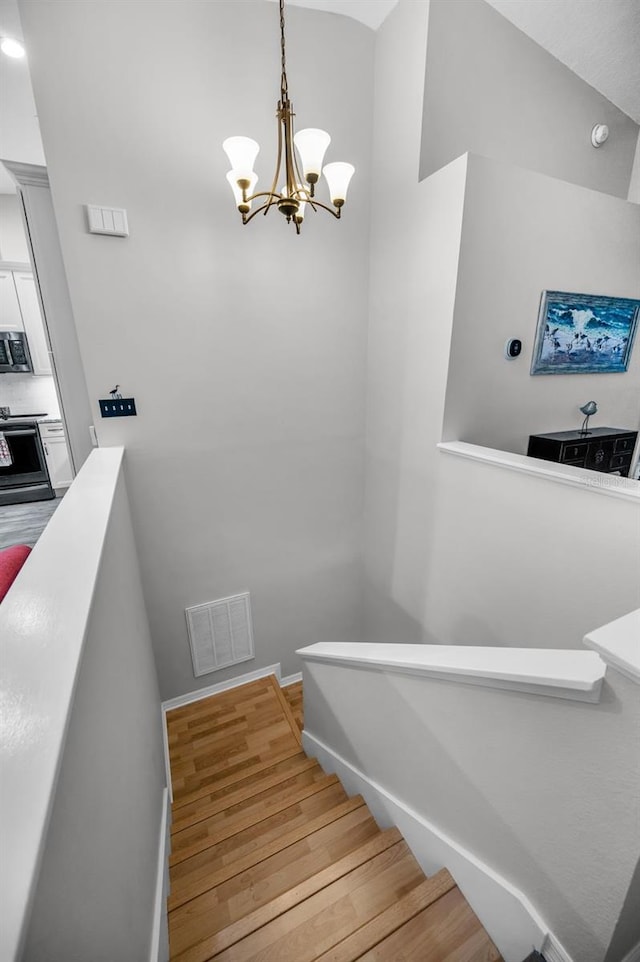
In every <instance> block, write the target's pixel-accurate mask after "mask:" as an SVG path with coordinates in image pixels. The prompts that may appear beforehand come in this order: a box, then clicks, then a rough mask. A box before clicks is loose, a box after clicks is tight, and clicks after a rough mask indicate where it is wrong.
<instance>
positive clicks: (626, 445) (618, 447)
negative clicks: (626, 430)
mask: <svg viewBox="0 0 640 962" xmlns="http://www.w3.org/2000/svg"><path fill="white" fill-rule="evenodd" d="M635 443H636V439H635V438H634V437H633V435H631V436H630V437H628V438H618V440H617V441H616V443H615V446H614V449H613V450H614V452H615V453H616V454H621V453H622V452H623V451H628V452H629V453H631V452H632V451H633V447H634V445H635Z"/></svg>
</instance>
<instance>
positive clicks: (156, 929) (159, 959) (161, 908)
mask: <svg viewBox="0 0 640 962" xmlns="http://www.w3.org/2000/svg"><path fill="white" fill-rule="evenodd" d="M170 816H171V810H170V808H169V792H168V790H167V789H166V788H163V790H162V813H161V816H160V837H159V841H158V867H157V870H156V888H155V898H154V906H153V928H152V930H151V947H150V950H149V962H169V927H168V926H169V924H168V919H167V896H168V895H169V830H170Z"/></svg>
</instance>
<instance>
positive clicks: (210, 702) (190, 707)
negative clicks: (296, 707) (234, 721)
mask: <svg viewBox="0 0 640 962" xmlns="http://www.w3.org/2000/svg"><path fill="white" fill-rule="evenodd" d="M270 685H271V682H270V681H269V678H268V676H267V677H265V678H257V679H256V680H255V681H250V682H247V684H246V685H240V686H239V687H237V688H230V689H228V690H227V691H222V692H218V693H217V694H215V695H208V696H207V697H206V698H200V699H198V700H197V701H191V702H189V703H188V704H186V705H181V706H180V708H172V709H170V710H169V711H168V712H167V724H168V725H169V727H170V728H176V727H177V728H182V727H189V725H191V724H193V722H194V719H198V718H200V717H201V716H202V715H214V716H216V717H218V716H220V715H225V714H227V715H228V714H230V713H233V712H235V711H236V710H237V707H238V706H239V705H242V704H243V703H246V705H248V706H251V704H253V702H254V701H255V699H256V698H259V697H260V694H261V693H262V692H265V691H269V689H270Z"/></svg>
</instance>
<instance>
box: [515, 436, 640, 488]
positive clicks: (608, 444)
mask: <svg viewBox="0 0 640 962" xmlns="http://www.w3.org/2000/svg"><path fill="white" fill-rule="evenodd" d="M637 437H638V432H637V431H629V430H627V429H625V428H592V429H591V430H590V431H589V433H588V434H581V433H580V431H557V432H556V433H555V434H532V435H531V436H530V438H529V448H528V450H527V454H528V456H529V457H531V458H542V459H543V460H544V461H556V462H560V463H562V464H572V465H573V466H574V467H576V468H589V470H590V471H604V472H605V473H606V474H619V475H621V476H622V477H624V478H626V477H628V476H629V469H630V467H631V458H632V456H633V449H634V447H635V444H636V439H637Z"/></svg>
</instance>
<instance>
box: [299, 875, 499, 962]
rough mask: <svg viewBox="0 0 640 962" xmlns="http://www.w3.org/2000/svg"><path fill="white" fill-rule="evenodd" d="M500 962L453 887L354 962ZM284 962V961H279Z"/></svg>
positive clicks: (489, 942) (492, 946)
mask: <svg viewBox="0 0 640 962" xmlns="http://www.w3.org/2000/svg"><path fill="white" fill-rule="evenodd" d="M391 959H402V960H403V962H425V960H426V959H429V960H433V962H502V959H501V956H500V953H499V952H498V950H497V948H496V947H495V945H494V944H493V942H492V941H491V939H490V938H489V936H488V935H487V933H486V932H485V930H484V929H483V927H482V925H481V924H480V922H479V921H478V919H477V917H476V916H475V915H474V913H473V911H472V910H471V908H470V906H469V903H468V902H467V901H466V899H465V898H464V896H463V895H462V893H461V892H460V889H458V888H453V889H452V890H451V891H449V892H447V893H446V894H445V895H443V896H442V897H441V898H439V899H438V900H437V901H436V902H435V903H433V904H432V905H430V906H429V907H428V908H426V909H424V910H423V911H422V912H420V913H419V914H418V915H416V916H414V918H413V919H411V920H410V921H409V922H407V923H406V924H405V925H403V926H402V927H401V928H399V929H397V931H395V932H394V933H393V934H392V935H390V936H389V937H388V938H386V939H384V940H383V941H382V942H380V943H378V945H376V946H375V947H374V948H372V949H370V950H369V951H368V952H365V953H364V954H363V955H361V956H360V958H359V959H358V962H390V960H391ZM282 962H284V959H283V960H282Z"/></svg>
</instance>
